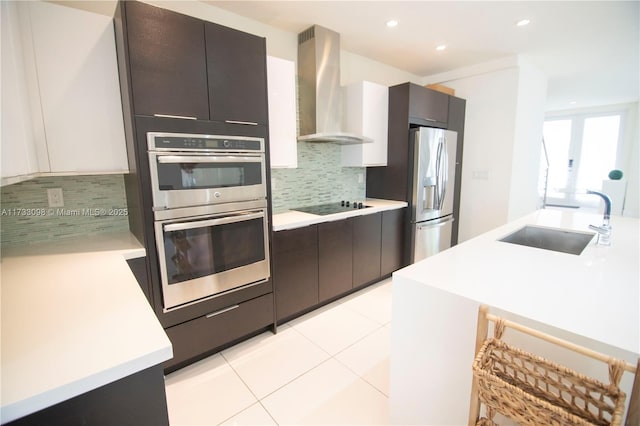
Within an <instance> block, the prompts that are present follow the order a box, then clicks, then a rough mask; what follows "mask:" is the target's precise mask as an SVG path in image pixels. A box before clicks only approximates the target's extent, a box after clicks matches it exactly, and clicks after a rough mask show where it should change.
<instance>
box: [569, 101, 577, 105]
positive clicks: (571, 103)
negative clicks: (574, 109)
mask: <svg viewBox="0 0 640 426" xmlns="http://www.w3.org/2000/svg"><path fill="white" fill-rule="evenodd" d="M575 104H577V102H576V101H571V102H569V105H575Z"/></svg>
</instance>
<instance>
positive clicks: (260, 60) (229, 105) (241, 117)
mask: <svg viewBox="0 0 640 426" xmlns="http://www.w3.org/2000/svg"><path fill="white" fill-rule="evenodd" d="M205 32H206V40H207V43H206V45H207V69H208V76H209V103H210V108H211V112H210V118H211V120H214V121H227V122H229V121H230V122H243V123H248V124H267V108H268V107H267V65H266V44H265V39H264V38H262V37H258V36H254V35H252V34H248V33H244V32H242V31H238V30H234V29H231V28H227V27H223V26H221V25H216V24H213V23H209V22H208V23H206V25H205Z"/></svg>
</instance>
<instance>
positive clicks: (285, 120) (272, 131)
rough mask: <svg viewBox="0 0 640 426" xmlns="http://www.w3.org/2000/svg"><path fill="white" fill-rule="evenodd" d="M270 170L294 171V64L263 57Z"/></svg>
mask: <svg viewBox="0 0 640 426" xmlns="http://www.w3.org/2000/svg"><path fill="white" fill-rule="evenodd" d="M267 90H268V95H269V147H270V149H271V155H270V159H271V167H274V168H275V167H283V168H284V167H288V168H295V167H298V146H297V139H296V133H297V132H296V71H295V63H294V62H293V61H288V60H286V59H280V58H275V57H273V56H267Z"/></svg>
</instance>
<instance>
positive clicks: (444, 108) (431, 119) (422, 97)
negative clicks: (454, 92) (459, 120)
mask: <svg viewBox="0 0 640 426" xmlns="http://www.w3.org/2000/svg"><path fill="white" fill-rule="evenodd" d="M448 115H449V95H447V94H446V93H442V92H437V91H435V90H432V89H427V88H426V87H422V86H418V85H417V84H411V85H410V94H409V120H410V121H411V122H413V123H415V124H421V125H425V126H433V127H446V123H447V120H448Z"/></svg>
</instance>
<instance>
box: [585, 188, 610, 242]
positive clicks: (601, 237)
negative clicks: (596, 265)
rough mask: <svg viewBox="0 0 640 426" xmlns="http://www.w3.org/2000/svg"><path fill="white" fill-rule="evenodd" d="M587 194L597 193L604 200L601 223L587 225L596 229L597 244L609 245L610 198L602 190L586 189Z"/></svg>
mask: <svg viewBox="0 0 640 426" xmlns="http://www.w3.org/2000/svg"><path fill="white" fill-rule="evenodd" d="M587 194H593V195H599V196H600V197H601V198H602V200H603V201H604V216H603V219H602V225H601V226H596V225H589V228H590V229H593V230H594V231H598V241H597V244H600V245H604V246H608V245H611V224H610V219H611V199H610V198H609V197H608V196H607V195H606V194H603V193H602V192H598V191H591V190H589V189H587Z"/></svg>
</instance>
